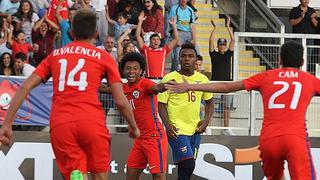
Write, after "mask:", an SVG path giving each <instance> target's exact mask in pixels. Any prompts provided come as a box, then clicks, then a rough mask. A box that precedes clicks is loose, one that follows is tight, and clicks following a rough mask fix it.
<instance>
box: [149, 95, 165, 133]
mask: <svg viewBox="0 0 320 180" xmlns="http://www.w3.org/2000/svg"><path fill="white" fill-rule="evenodd" d="M149 98H150V104H151V111H152V117H153V121H154V123H155V125H156V128H157V131H158V133H159V135H160V138H162V133H161V131H160V128H159V126H158V123H157V119H158V118H157V115H156V113H155V108H154V103H153V102H154V95H153V94H150V95H149Z"/></svg>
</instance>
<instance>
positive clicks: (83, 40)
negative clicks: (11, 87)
mask: <svg viewBox="0 0 320 180" xmlns="http://www.w3.org/2000/svg"><path fill="white" fill-rule="evenodd" d="M83 27H86V28H83ZM72 33H73V35H74V37H75V42H72V43H69V44H68V45H67V46H65V47H63V48H60V49H57V50H54V51H53V52H52V53H51V54H50V55H49V56H48V57H47V58H46V59H44V60H43V61H42V62H41V63H40V65H39V66H38V67H37V69H36V70H35V71H34V73H33V74H32V75H31V76H30V77H29V78H28V79H27V80H26V81H25V82H24V84H23V86H22V87H21V88H20V89H19V90H18V91H17V92H16V94H15V97H14V98H13V100H12V101H11V104H10V108H9V111H8V114H7V116H6V118H5V120H4V122H3V125H2V128H1V129H0V142H1V143H2V144H5V145H8V144H9V143H10V142H11V140H12V123H13V119H14V116H15V113H16V111H17V110H18V108H19V106H20V105H21V103H22V102H23V100H24V99H25V97H26V96H27V94H28V93H29V92H30V91H31V90H32V89H33V88H34V87H36V86H37V85H39V84H40V83H41V82H43V81H44V82H45V81H47V80H48V78H49V77H50V76H52V78H53V98H52V110H51V114H50V139H51V144H52V148H53V151H54V154H55V156H56V161H57V164H58V168H59V170H60V172H61V173H62V175H63V177H64V178H65V179H70V173H71V172H72V171H74V170H79V171H81V172H82V173H83V176H84V179H87V172H90V173H91V176H92V179H93V180H98V179H99V180H107V179H108V171H109V169H110V167H109V163H110V162H109V161H110V135H109V132H108V129H107V128H106V120H105V114H104V111H103V109H102V107H101V104H100V102H99V101H98V88H99V86H100V82H101V79H102V78H103V77H106V78H107V79H108V82H109V84H110V88H111V92H112V95H113V97H114V99H115V103H116V105H117V106H118V108H119V110H120V111H121V112H122V113H123V115H124V116H125V118H126V119H127V120H128V123H129V129H130V132H129V134H130V136H132V137H138V136H139V135H140V132H139V129H138V128H137V125H136V123H135V120H134V116H133V112H132V110H131V108H130V104H129V102H128V100H127V99H126V97H125V96H124V93H123V90H122V84H121V79H120V75H119V72H118V68H117V65H116V64H115V62H114V60H113V59H112V58H111V56H110V55H109V54H108V53H106V52H104V51H102V50H100V49H97V48H96V47H95V46H94V41H95V38H96V37H95V36H96V14H95V13H93V12H90V11H88V10H80V11H78V12H77V13H76V14H75V16H74V18H73V22H72Z"/></svg>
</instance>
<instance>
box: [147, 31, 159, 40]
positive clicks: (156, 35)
mask: <svg viewBox="0 0 320 180" xmlns="http://www.w3.org/2000/svg"><path fill="white" fill-rule="evenodd" d="M154 37H158V38H159V39H161V38H160V36H159V34H157V33H154V34H152V35H151V36H150V38H149V39H150V41H151V39H152V38H154Z"/></svg>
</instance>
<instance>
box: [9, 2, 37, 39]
mask: <svg viewBox="0 0 320 180" xmlns="http://www.w3.org/2000/svg"><path fill="white" fill-rule="evenodd" d="M38 20H39V16H38V15H37V14H36V13H34V12H33V7H32V5H31V3H30V1H28V0H22V1H21V4H20V6H19V9H18V11H17V13H15V14H14V16H13V22H14V27H15V30H16V31H23V32H24V34H25V38H26V42H27V43H29V44H32V37H31V33H32V27H33V26H34V24H35V23H36V22H37V21H38Z"/></svg>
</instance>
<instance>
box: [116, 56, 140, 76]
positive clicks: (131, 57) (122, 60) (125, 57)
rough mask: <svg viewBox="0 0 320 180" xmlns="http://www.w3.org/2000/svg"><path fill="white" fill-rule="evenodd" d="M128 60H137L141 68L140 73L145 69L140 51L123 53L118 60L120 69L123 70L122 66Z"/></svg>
mask: <svg viewBox="0 0 320 180" xmlns="http://www.w3.org/2000/svg"><path fill="white" fill-rule="evenodd" d="M128 61H137V62H138V63H139V65H140V68H141V70H142V73H141V74H143V73H144V70H145V69H146V60H145V58H144V57H143V56H142V55H141V54H140V53H137V52H130V53H127V54H126V55H124V56H123V57H122V59H121V61H120V62H121V63H120V68H121V71H123V70H124V67H125V65H126V63H127V62H128Z"/></svg>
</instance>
